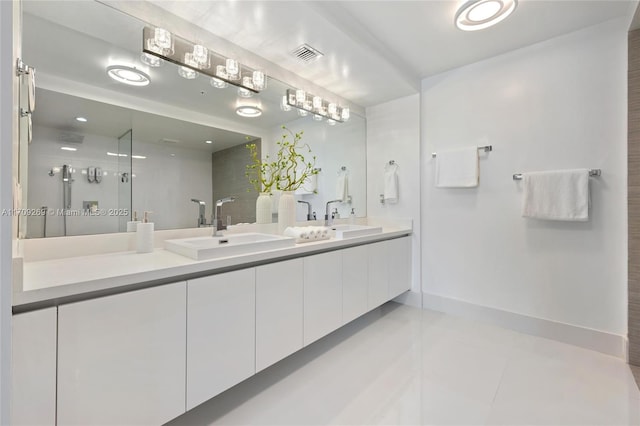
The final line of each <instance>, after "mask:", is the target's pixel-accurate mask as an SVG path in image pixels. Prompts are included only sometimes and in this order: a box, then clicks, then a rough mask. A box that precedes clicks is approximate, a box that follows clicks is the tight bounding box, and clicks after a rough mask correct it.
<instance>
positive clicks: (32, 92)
mask: <svg viewBox="0 0 640 426" xmlns="http://www.w3.org/2000/svg"><path fill="white" fill-rule="evenodd" d="M27 86H28V87H27V93H28V95H27V109H28V110H29V112H33V111H35V110H36V70H35V69H33V68H31V69H30V70H29V73H28V74H27Z"/></svg>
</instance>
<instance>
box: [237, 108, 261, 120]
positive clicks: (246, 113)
mask: <svg viewBox="0 0 640 426" xmlns="http://www.w3.org/2000/svg"><path fill="white" fill-rule="evenodd" d="M236 114H238V115H239V116H240V117H248V118H254V117H260V116H261V115H262V109H260V108H259V107H257V106H252V105H241V106H239V107H238V108H236Z"/></svg>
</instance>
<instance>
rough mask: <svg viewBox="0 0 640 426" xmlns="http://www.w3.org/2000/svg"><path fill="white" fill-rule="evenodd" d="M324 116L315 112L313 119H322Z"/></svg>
mask: <svg viewBox="0 0 640 426" xmlns="http://www.w3.org/2000/svg"><path fill="white" fill-rule="evenodd" d="M322 119H323V117H322V116H321V115H318V114H313V121H322Z"/></svg>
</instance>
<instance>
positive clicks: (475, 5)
mask: <svg viewBox="0 0 640 426" xmlns="http://www.w3.org/2000/svg"><path fill="white" fill-rule="evenodd" d="M517 5H518V0H467V1H465V2H463V3H462V5H461V6H460V7H459V8H458V11H457V12H456V17H455V23H456V26H457V27H458V28H460V29H461V30H463V31H476V30H482V29H485V28H488V27H490V26H492V25H495V24H497V23H498V22H500V21H502V20H504V19H506V18H507V17H508V16H509V15H511V13H512V12H513V11H514V10H515V9H516V6H517Z"/></svg>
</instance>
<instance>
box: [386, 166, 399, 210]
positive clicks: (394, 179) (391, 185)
mask: <svg viewBox="0 0 640 426" xmlns="http://www.w3.org/2000/svg"><path fill="white" fill-rule="evenodd" d="M383 197H384V201H385V202H386V203H397V202H398V166H397V165H396V164H387V165H386V166H385V168H384V195H383Z"/></svg>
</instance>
